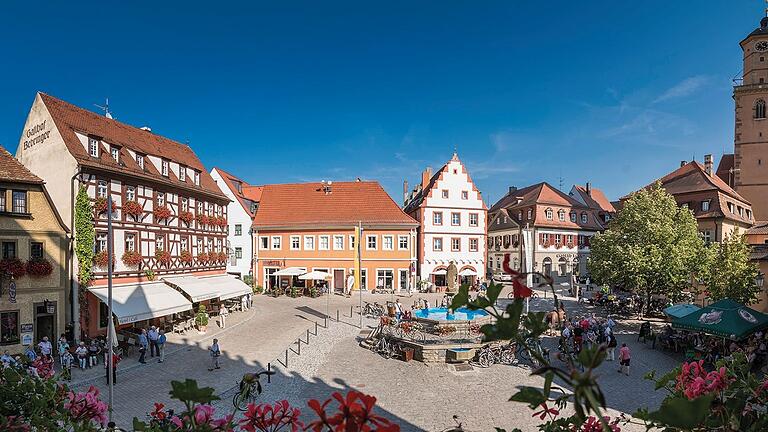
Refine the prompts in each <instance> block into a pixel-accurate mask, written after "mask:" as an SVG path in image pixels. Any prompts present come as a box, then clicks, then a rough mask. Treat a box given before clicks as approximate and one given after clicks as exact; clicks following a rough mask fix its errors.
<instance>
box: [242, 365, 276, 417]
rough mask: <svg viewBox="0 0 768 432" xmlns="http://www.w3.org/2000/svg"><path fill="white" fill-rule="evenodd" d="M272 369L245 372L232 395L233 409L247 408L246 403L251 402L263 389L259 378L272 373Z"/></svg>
mask: <svg viewBox="0 0 768 432" xmlns="http://www.w3.org/2000/svg"><path fill="white" fill-rule="evenodd" d="M274 374H275V372H274V371H262V372H257V373H247V374H245V375H243V378H242V379H241V380H240V383H239V387H240V389H239V391H238V392H237V393H235V396H233V397H232V405H234V406H235V409H238V410H240V411H245V410H246V409H247V408H248V404H250V403H253V402H255V401H256V399H258V398H259V396H261V392H262V391H263V389H262V387H261V382H259V378H260V377H261V376H262V375H274Z"/></svg>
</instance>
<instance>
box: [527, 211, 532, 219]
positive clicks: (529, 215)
mask: <svg viewBox="0 0 768 432" xmlns="http://www.w3.org/2000/svg"><path fill="white" fill-rule="evenodd" d="M531 219H533V210H531V209H528V220H531Z"/></svg>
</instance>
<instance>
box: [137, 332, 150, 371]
mask: <svg viewBox="0 0 768 432" xmlns="http://www.w3.org/2000/svg"><path fill="white" fill-rule="evenodd" d="M148 345H149V341H148V340H147V329H141V333H139V363H141V364H147V361H146V360H144V356H146V355H147V346H148Z"/></svg>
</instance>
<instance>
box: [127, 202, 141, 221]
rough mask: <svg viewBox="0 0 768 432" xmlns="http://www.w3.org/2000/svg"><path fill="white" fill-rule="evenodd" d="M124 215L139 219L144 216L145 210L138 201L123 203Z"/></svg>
mask: <svg viewBox="0 0 768 432" xmlns="http://www.w3.org/2000/svg"><path fill="white" fill-rule="evenodd" d="M123 213H125V214H126V215H131V216H133V217H135V218H139V217H140V216H141V215H143V214H144V208H143V207H142V206H141V204H139V203H138V202H136V201H126V202H125V203H123Z"/></svg>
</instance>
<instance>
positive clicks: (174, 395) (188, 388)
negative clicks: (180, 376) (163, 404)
mask: <svg viewBox="0 0 768 432" xmlns="http://www.w3.org/2000/svg"><path fill="white" fill-rule="evenodd" d="M213 393H214V389H213V388H211V387H203V388H200V387H198V385H197V381H195V380H191V379H186V380H185V381H184V382H181V381H171V391H170V392H168V394H169V395H170V396H171V399H176V400H179V401H182V402H192V403H198V404H207V403H211V402H213V401H215V400H219V397H218V396H216V395H214V394H213Z"/></svg>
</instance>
